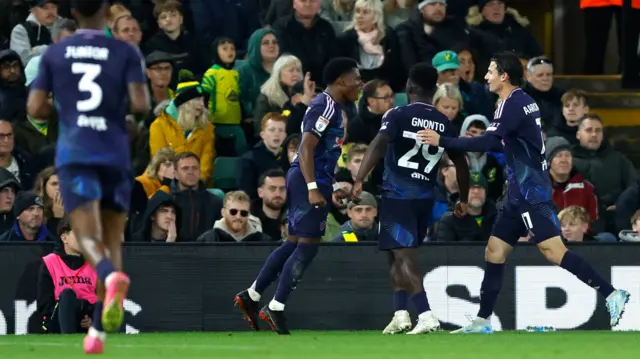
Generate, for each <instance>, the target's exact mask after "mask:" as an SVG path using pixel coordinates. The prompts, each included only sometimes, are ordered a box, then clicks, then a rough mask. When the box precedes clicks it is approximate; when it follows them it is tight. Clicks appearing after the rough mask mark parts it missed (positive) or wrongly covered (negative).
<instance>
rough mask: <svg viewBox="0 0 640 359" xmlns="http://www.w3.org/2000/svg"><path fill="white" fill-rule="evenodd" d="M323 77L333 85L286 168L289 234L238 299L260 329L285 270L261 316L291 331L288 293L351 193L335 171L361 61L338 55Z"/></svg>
mask: <svg viewBox="0 0 640 359" xmlns="http://www.w3.org/2000/svg"><path fill="white" fill-rule="evenodd" d="M323 80H324V82H325V83H327V84H329V86H328V87H327V89H326V90H325V91H324V92H323V93H321V94H319V95H318V96H316V98H314V99H313V101H312V102H311V105H309V108H308V109H307V112H306V114H305V115H304V119H303V122H302V140H301V141H300V145H299V146H298V152H297V154H296V155H295V157H294V159H293V162H292V163H291V169H290V170H289V172H288V173H287V208H288V215H287V216H288V217H287V224H288V226H289V237H288V238H287V240H286V241H285V242H284V243H283V244H282V245H281V246H280V247H279V248H278V249H276V250H275V251H273V253H271V255H270V256H269V258H267V261H266V262H265V264H264V266H263V267H262V270H260V273H259V274H258V277H257V278H256V281H255V282H253V284H252V285H251V287H250V288H249V289H247V290H245V291H242V292H240V293H238V295H236V297H235V299H234V301H235V304H236V306H238V307H239V308H240V310H241V311H242V312H243V314H244V316H245V318H246V319H247V320H248V321H249V323H250V324H251V326H252V327H253V328H254V329H256V330H257V329H258V326H257V317H258V310H259V305H258V303H259V301H260V295H261V293H262V292H264V290H265V289H266V288H267V286H269V285H270V284H271V283H272V282H274V281H275V280H276V279H277V278H278V273H280V278H279V282H278V288H277V289H276V294H275V297H274V299H273V300H272V301H271V302H269V304H268V305H267V306H265V307H264V308H262V310H260V313H259V315H260V318H261V319H263V320H264V321H266V322H267V324H269V326H270V327H271V329H272V330H273V331H275V332H277V333H278V334H289V330H288V329H287V327H286V325H285V318H284V315H283V311H284V306H285V303H286V301H287V298H288V297H289V294H291V292H292V291H293V290H294V289H295V287H296V284H297V283H298V282H299V281H300V279H301V278H302V274H303V273H304V271H305V269H306V268H307V267H308V266H309V264H310V263H311V261H312V260H313V258H314V257H315V256H316V254H317V253H318V243H319V242H320V238H321V237H322V236H323V235H324V231H325V226H326V221H327V214H328V213H329V207H328V203H331V197H332V193H333V192H335V195H336V197H337V198H339V199H342V198H344V197H346V193H344V192H342V190H341V189H340V186H338V185H337V184H336V183H335V182H334V181H333V173H334V171H335V167H336V163H337V161H338V157H339V156H340V153H341V147H342V142H343V140H344V135H345V129H346V127H347V126H346V124H345V123H343V118H342V110H341V108H340V105H341V104H343V103H345V102H354V101H356V100H357V99H358V96H359V93H360V88H361V87H362V81H361V80H360V72H359V71H358V64H357V63H356V62H355V61H354V60H352V59H349V58H335V59H333V60H331V61H329V63H328V64H327V65H326V66H325V68H324V71H323Z"/></svg>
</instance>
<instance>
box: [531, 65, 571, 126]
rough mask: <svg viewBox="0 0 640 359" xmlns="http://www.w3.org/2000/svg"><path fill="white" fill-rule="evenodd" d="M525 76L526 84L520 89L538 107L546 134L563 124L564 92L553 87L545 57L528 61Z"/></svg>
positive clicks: (549, 66) (551, 75)
mask: <svg viewBox="0 0 640 359" xmlns="http://www.w3.org/2000/svg"><path fill="white" fill-rule="evenodd" d="M525 74H526V77H527V83H525V84H524V86H523V87H522V89H523V90H524V91H525V92H526V93H528V94H529V95H530V96H531V97H533V99H534V100H536V103H537V104H538V106H539V107H540V116H541V118H542V130H543V131H544V132H545V133H546V132H548V131H549V129H551V128H553V127H556V126H558V125H560V124H562V123H563V122H564V120H563V119H562V111H563V110H562V108H563V105H562V95H563V94H564V90H562V89H560V88H558V87H555V86H553V64H552V63H551V60H549V59H548V58H547V57H545V56H540V57H535V58H533V59H531V60H529V63H528V64H527V72H526V73H525Z"/></svg>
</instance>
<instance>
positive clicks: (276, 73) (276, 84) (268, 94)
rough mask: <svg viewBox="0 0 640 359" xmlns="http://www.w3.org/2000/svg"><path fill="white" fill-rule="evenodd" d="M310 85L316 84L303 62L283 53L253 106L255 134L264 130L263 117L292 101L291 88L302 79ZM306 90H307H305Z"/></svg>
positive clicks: (308, 98) (307, 98)
mask: <svg viewBox="0 0 640 359" xmlns="http://www.w3.org/2000/svg"><path fill="white" fill-rule="evenodd" d="M314 1H315V0H314ZM303 78H304V79H305V81H307V83H308V85H309V86H311V85H313V88H314V89H315V84H314V83H313V81H311V80H310V79H309V80H307V76H305V77H303V75H302V63H301V62H300V60H299V59H298V58H297V57H295V56H292V55H282V56H280V58H278V60H276V62H275V64H274V65H273V71H272V72H271V76H269V79H268V80H267V81H265V83H264V84H262V86H261V87H260V95H258V97H257V98H256V99H255V106H254V107H253V128H254V134H256V135H259V134H260V131H261V130H262V128H261V126H262V119H263V118H264V116H265V115H266V114H267V113H269V112H282V111H283V109H284V108H285V106H286V104H287V103H288V102H291V97H290V95H289V93H290V91H291V88H292V87H293V86H294V85H295V84H296V83H297V82H298V81H301V80H302V79H303ZM305 92H306V91H305ZM309 95H311V94H308V96H305V99H304V100H302V101H303V102H304V101H307V100H308V101H309V102H308V103H307V105H308V104H309V103H311V96H309Z"/></svg>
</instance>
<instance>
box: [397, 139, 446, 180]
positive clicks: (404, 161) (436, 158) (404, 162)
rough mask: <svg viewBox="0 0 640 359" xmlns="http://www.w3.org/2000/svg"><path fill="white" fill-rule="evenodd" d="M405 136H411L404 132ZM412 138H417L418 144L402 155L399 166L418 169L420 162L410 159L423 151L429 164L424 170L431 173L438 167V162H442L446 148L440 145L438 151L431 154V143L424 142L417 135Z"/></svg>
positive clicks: (423, 155)
mask: <svg viewBox="0 0 640 359" xmlns="http://www.w3.org/2000/svg"><path fill="white" fill-rule="evenodd" d="M414 135H415V134H414ZM403 137H406V138H410V137H409V136H407V133H405V134H403ZM411 138H414V139H415V141H416V144H415V146H413V148H412V149H410V150H409V151H407V153H405V154H404V155H403V156H402V157H400V158H399V159H398V166H400V167H404V168H411V169H412V170H417V169H418V162H412V161H410V160H411V159H412V158H413V157H415V155H417V154H418V153H419V152H422V157H424V159H425V160H427V166H426V167H425V168H424V172H425V173H431V171H432V170H433V169H434V168H435V167H436V165H437V164H438V162H440V158H442V154H443V153H444V148H442V147H438V152H436V153H434V154H431V153H429V145H424V144H422V143H421V142H420V141H418V139H416V138H415V137H411Z"/></svg>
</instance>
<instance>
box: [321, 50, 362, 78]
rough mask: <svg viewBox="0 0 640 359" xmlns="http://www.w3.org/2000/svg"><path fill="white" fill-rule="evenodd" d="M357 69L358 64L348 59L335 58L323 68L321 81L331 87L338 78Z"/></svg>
mask: <svg viewBox="0 0 640 359" xmlns="http://www.w3.org/2000/svg"><path fill="white" fill-rule="evenodd" d="M357 68H358V63H357V62H356V60H354V59H352V58H349V57H336V58H335V59H331V61H329V63H328V64H327V65H326V66H325V67H324V70H323V71H322V81H324V83H325V84H326V85H331V84H332V83H334V82H336V81H337V80H338V79H339V78H340V76H342V75H345V74H348V73H349V72H351V71H353V70H355V69H357Z"/></svg>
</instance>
